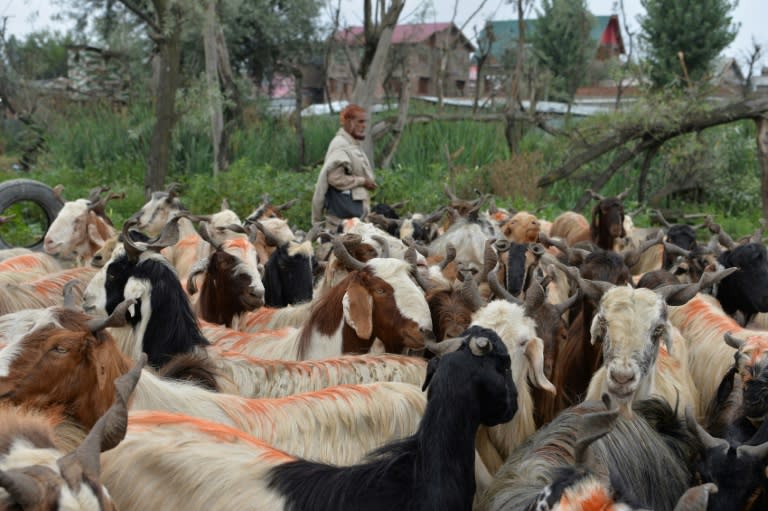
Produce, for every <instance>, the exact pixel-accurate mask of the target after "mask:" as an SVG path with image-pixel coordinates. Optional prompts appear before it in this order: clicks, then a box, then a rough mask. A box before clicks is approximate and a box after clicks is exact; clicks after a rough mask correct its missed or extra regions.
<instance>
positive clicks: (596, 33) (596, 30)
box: [478, 15, 624, 62]
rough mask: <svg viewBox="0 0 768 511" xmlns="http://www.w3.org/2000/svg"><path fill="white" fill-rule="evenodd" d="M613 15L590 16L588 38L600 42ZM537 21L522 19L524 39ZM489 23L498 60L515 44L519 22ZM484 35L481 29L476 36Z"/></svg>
mask: <svg viewBox="0 0 768 511" xmlns="http://www.w3.org/2000/svg"><path fill="white" fill-rule="evenodd" d="M613 16H615V15H609V16H592V18H593V20H594V23H593V24H592V30H591V32H590V38H591V39H592V41H594V42H595V43H600V42H602V39H603V34H604V32H605V31H606V28H608V25H609V23H610V22H611V18H612V17H613ZM538 21H539V20H538V19H535V18H534V19H524V20H523V23H524V24H525V35H526V39H528V38H529V37H530V36H531V35H532V34H534V33H535V32H536V25H537V23H538ZM490 23H491V26H492V27H493V35H494V42H493V45H492V46H491V56H492V57H493V58H494V59H496V61H497V62H498V61H500V60H501V59H502V57H503V56H504V53H505V52H506V51H507V50H512V49H514V48H515V46H516V45H517V38H518V35H519V32H520V30H519V24H518V20H501V21H491V22H490ZM485 37H486V30H485V29H483V30H482V31H481V32H480V35H479V36H478V40H480V41H482V40H484V39H485ZM619 37H620V34H619ZM619 45H620V47H621V50H622V52H623V49H624V48H623V45H622V44H621V42H619Z"/></svg>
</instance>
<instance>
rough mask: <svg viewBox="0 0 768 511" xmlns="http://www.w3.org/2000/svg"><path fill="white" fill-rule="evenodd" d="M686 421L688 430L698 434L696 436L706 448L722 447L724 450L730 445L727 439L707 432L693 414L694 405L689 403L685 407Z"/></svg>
mask: <svg viewBox="0 0 768 511" xmlns="http://www.w3.org/2000/svg"><path fill="white" fill-rule="evenodd" d="M685 421H686V424H687V426H688V430H689V431H690V432H691V433H693V434H694V435H696V437H698V439H699V441H700V442H701V443H702V445H703V446H704V448H705V449H720V450H723V451H727V450H728V448H729V445H728V441H727V440H723V439H722V438H715V437H713V436H712V435H710V434H709V433H707V431H706V430H705V429H704V428H702V427H701V425H700V424H699V423H698V422H696V417H694V416H693V407H692V406H691V405H687V406H686V407H685Z"/></svg>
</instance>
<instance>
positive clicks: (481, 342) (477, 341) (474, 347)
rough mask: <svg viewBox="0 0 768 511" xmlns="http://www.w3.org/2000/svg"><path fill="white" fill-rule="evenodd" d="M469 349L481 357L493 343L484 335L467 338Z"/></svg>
mask: <svg viewBox="0 0 768 511" xmlns="http://www.w3.org/2000/svg"><path fill="white" fill-rule="evenodd" d="M470 280H472V279H470ZM469 350H470V351H471V352H472V354H473V355H475V356H477V357H482V356H483V355H486V354H488V353H490V352H491V351H492V350H493V344H492V343H491V341H489V340H488V339H487V338H486V337H473V338H471V339H470V340H469Z"/></svg>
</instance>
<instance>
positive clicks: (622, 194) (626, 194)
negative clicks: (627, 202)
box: [616, 186, 632, 200]
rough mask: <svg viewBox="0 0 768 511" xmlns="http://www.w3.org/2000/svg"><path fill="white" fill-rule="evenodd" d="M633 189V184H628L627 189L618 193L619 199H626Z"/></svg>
mask: <svg viewBox="0 0 768 511" xmlns="http://www.w3.org/2000/svg"><path fill="white" fill-rule="evenodd" d="M631 189H632V187H631V186H628V187H627V188H626V190H624V191H623V192H621V193H620V194H618V195H617V196H616V198H617V199H619V200H624V199H626V198H627V196H628V195H629V191H630V190H631Z"/></svg>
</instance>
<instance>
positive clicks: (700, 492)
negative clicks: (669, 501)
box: [674, 483, 717, 511]
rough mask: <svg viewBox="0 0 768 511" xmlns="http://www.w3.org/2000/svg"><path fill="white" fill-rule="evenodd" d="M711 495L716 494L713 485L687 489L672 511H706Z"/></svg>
mask: <svg viewBox="0 0 768 511" xmlns="http://www.w3.org/2000/svg"><path fill="white" fill-rule="evenodd" d="M712 493H717V485H715V484H714V483H705V484H700V485H699V486H694V487H693V488H689V489H688V490H687V491H686V492H685V493H683V496H682V497H680V499H679V500H678V501H677V505H676V506H675V509H674V511H707V508H708V507H709V495H710V494H712Z"/></svg>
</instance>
